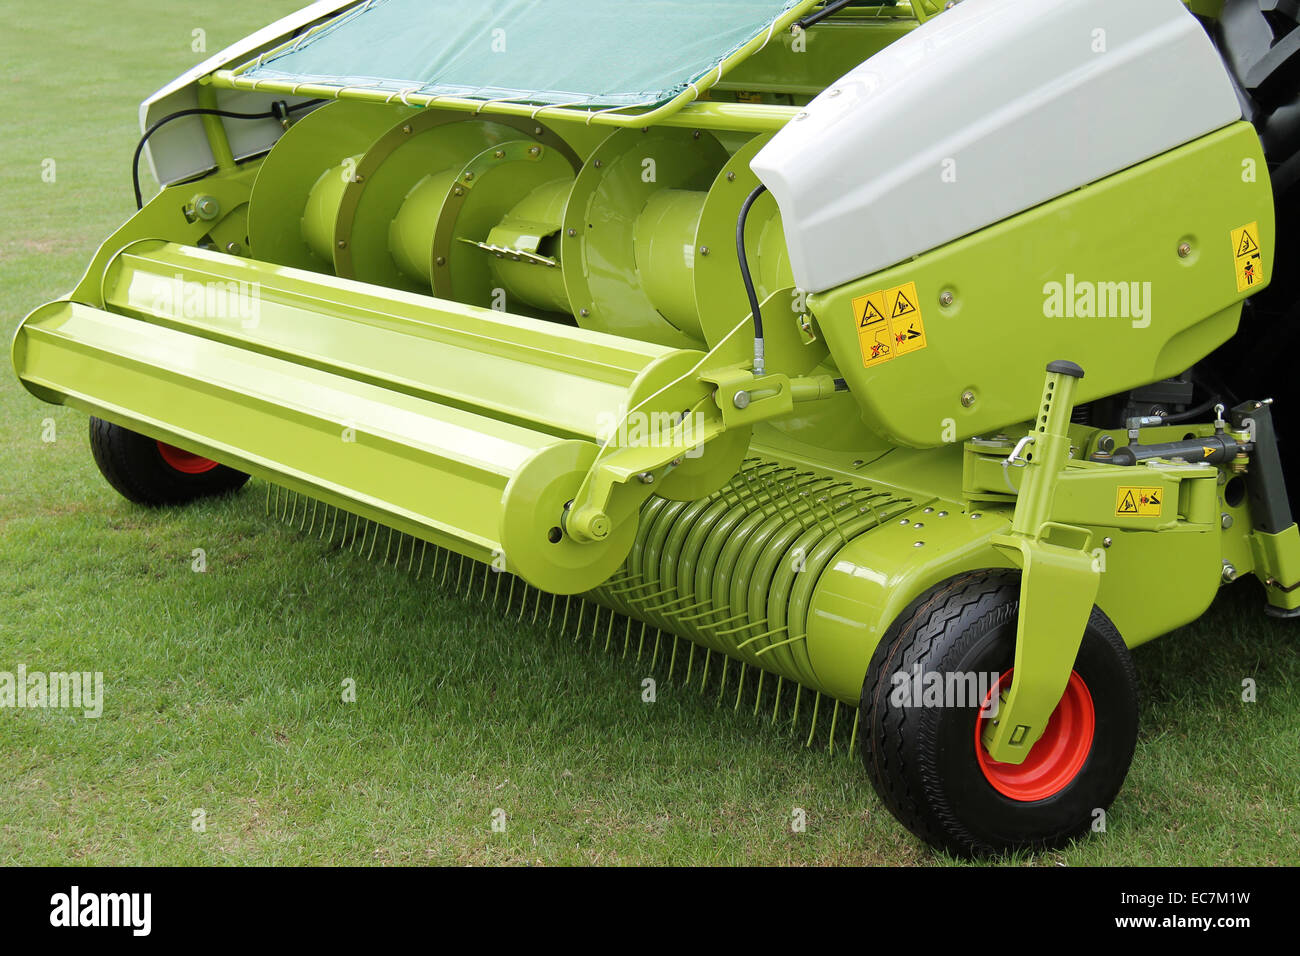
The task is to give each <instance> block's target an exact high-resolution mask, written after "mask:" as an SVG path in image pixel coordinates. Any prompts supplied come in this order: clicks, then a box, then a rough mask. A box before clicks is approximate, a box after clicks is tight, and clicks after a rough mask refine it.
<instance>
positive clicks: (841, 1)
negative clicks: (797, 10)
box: [794, 0, 893, 30]
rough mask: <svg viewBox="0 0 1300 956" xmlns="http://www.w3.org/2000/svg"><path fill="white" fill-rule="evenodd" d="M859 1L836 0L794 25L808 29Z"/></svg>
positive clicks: (801, 28) (887, 4)
mask: <svg viewBox="0 0 1300 956" xmlns="http://www.w3.org/2000/svg"><path fill="white" fill-rule="evenodd" d="M857 2H858V0H834V2H833V3H828V4H826V6H824V7H822V8H821V9H820V10H818V11H816V12H815V13H810V14H808V16H806V17H804V18H803V19H802V20H796V21H795V22H794V25H795V26H797V27H798V28H799V29H800V30H807V29H808V28H809V27H811V26H816V25H817V24H818V23H821V22H822V21H823V20H825V19H826V18H827V17H833V16H835V14H837V13H839V12H840V11H841V10H843V9H844V8H845V7H847V6H848V5H849V4H851V3H857ZM892 5H893V4H889V3H886V4H882V6H892Z"/></svg>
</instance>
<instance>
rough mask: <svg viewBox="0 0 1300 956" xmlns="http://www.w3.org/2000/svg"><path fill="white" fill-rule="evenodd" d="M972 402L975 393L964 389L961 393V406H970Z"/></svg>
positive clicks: (973, 402) (973, 401)
mask: <svg viewBox="0 0 1300 956" xmlns="http://www.w3.org/2000/svg"><path fill="white" fill-rule="evenodd" d="M974 404H975V393H974V392H973V391H971V390H970V389H969V388H968V389H966V391H964V392H962V393H961V406H962V408H970V407H971V406H972V405H974Z"/></svg>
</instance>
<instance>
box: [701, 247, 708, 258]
mask: <svg viewBox="0 0 1300 956" xmlns="http://www.w3.org/2000/svg"><path fill="white" fill-rule="evenodd" d="M708 254H709V247H708V246H700V255H702V256H707V255H708Z"/></svg>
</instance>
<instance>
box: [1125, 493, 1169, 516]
mask: <svg viewBox="0 0 1300 956" xmlns="http://www.w3.org/2000/svg"><path fill="white" fill-rule="evenodd" d="M1164 496H1165V492H1164V489H1163V488H1129V487H1122V488H1120V489H1119V492H1118V493H1117V494H1116V496H1115V517H1117V518H1159V517H1160V512H1161V511H1162V510H1163V508H1164Z"/></svg>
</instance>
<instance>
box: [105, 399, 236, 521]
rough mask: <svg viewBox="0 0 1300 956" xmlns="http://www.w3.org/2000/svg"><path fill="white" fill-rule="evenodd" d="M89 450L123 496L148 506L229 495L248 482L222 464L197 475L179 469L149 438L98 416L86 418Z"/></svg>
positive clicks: (107, 477) (110, 482)
mask: <svg viewBox="0 0 1300 956" xmlns="http://www.w3.org/2000/svg"><path fill="white" fill-rule="evenodd" d="M90 451H91V453H92V454H93V455H94V456H95V464H96V465H98V466H99V470H100V472H101V473H102V474H103V475H104V477H105V478H106V479H108V483H109V484H110V485H112V486H113V487H114V488H115V489H117V491H118V493H119V494H121V495H122V497H123V498H126V499H127V500H128V501H134V502H135V503H136V504H141V505H148V506H149V507H161V506H163V505H179V504H185V503H186V502H189V501H194V500H195V499H197V498H211V497H214V496H217V495H226V494H230V493H231V492H234V491H238V490H239V489H240V488H242V487H243V486H244V483H245V482H247V481H248V475H246V474H244V473H243V472H242V471H235V469H233V468H227V467H226V466H225V465H218V466H217V467H216V468H213V469H212V470H211V471H205V472H202V473H200V474H187V473H186V472H183V471H179V470H177V469H175V468H173V467H172V466H171V465H169V464H168V463H167V461H166V460H165V459H164V458H163V456H162V453H161V452H160V451H159V450H158V443H157V442H156V441H154V440H153V439H152V438H148V437H146V436H144V435H141V434H139V433H138V432H133V431H131V430H129V429H126V428H123V427H122V426H121V425H114V424H113V423H112V422H106V421H104V420H103V419H101V418H93V417H92V418H91V419H90Z"/></svg>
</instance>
